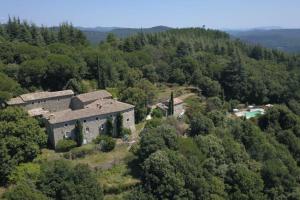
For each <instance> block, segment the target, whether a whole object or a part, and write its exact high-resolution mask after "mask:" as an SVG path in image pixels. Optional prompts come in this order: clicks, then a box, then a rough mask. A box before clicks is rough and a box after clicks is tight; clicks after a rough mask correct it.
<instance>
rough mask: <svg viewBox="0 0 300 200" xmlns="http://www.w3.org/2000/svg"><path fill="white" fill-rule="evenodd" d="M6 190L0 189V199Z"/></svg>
mask: <svg viewBox="0 0 300 200" xmlns="http://www.w3.org/2000/svg"><path fill="white" fill-rule="evenodd" d="M6 190H7V189H6V188H4V187H0V199H1V197H2V195H3V194H4V192H5V191H6Z"/></svg>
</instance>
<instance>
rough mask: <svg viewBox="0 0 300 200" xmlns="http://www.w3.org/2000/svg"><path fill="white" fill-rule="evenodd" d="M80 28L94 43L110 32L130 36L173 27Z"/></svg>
mask: <svg viewBox="0 0 300 200" xmlns="http://www.w3.org/2000/svg"><path fill="white" fill-rule="evenodd" d="M77 28H78V29H80V30H81V31H82V32H83V33H84V34H85V35H86V37H87V39H88V40H89V41H90V42H91V43H92V44H96V43H99V42H100V41H103V40H105V38H106V36H107V34H108V33H114V34H115V35H116V36H118V37H120V38H124V37H128V36H130V35H134V34H136V33H138V32H140V31H143V32H144V33H157V32H162V31H167V30H170V29H172V28H170V27H166V26H155V27H152V28H143V29H141V28H118V27H95V28H84V27H77Z"/></svg>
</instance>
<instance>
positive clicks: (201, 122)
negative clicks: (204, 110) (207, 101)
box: [190, 113, 214, 136]
mask: <svg viewBox="0 0 300 200" xmlns="http://www.w3.org/2000/svg"><path fill="white" fill-rule="evenodd" d="M213 128H214V123H213V121H212V120H211V119H209V118H208V117H206V116H204V115H203V114H201V113H198V114H197V115H195V116H194V117H193V118H192V119H191V127H190V129H191V130H190V135H191V136H196V135H206V134H208V133H210V132H211V131H212V129H213Z"/></svg>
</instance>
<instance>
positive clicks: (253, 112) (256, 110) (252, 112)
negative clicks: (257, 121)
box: [245, 109, 264, 119]
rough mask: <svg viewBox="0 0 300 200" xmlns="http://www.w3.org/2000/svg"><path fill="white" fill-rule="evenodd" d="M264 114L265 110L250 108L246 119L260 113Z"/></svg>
mask: <svg viewBox="0 0 300 200" xmlns="http://www.w3.org/2000/svg"><path fill="white" fill-rule="evenodd" d="M263 114H264V110H260V109H255V110H250V111H247V112H245V117H246V119H250V118H253V117H256V116H259V115H263Z"/></svg>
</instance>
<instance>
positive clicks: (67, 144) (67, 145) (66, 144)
mask: <svg viewBox="0 0 300 200" xmlns="http://www.w3.org/2000/svg"><path fill="white" fill-rule="evenodd" d="M76 146H77V143H76V142H75V141H74V140H59V141H58V142H57V144H56V148H55V150H56V151H57V152H67V151H70V150H71V149H73V148H74V147H76Z"/></svg>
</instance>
